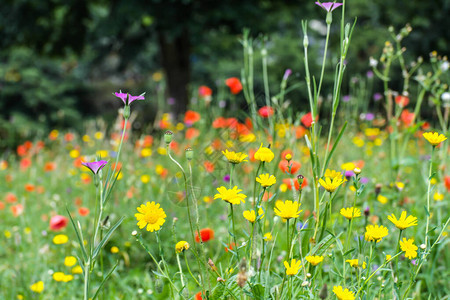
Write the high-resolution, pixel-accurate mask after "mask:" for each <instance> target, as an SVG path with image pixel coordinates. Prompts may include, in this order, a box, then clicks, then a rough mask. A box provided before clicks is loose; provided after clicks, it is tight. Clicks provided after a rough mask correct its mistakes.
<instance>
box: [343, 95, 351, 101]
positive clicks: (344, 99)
mask: <svg viewBox="0 0 450 300" xmlns="http://www.w3.org/2000/svg"><path fill="white" fill-rule="evenodd" d="M350 98H351V97H350V95H345V96H342V101H344V102H349V101H350Z"/></svg>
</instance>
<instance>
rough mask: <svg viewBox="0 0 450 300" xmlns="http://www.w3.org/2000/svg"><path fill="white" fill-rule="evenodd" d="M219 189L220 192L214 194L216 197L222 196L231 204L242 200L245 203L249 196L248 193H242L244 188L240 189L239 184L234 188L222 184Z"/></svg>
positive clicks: (239, 202)
mask: <svg viewBox="0 0 450 300" xmlns="http://www.w3.org/2000/svg"><path fill="white" fill-rule="evenodd" d="M217 191H218V192H219V193H218V194H215V195H214V199H218V198H220V199H222V200H223V201H226V202H228V203H231V204H241V202H243V203H245V198H247V196H246V195H244V194H240V192H242V190H240V189H238V187H237V186H235V187H233V188H232V189H227V188H226V187H224V186H221V187H218V188H217Z"/></svg>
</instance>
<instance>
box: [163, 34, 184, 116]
mask: <svg viewBox="0 0 450 300" xmlns="http://www.w3.org/2000/svg"><path fill="white" fill-rule="evenodd" d="M158 40H159V47H160V51H161V58H162V66H163V68H164V71H165V73H166V76H167V87H168V93H169V95H168V96H169V97H171V98H174V99H175V105H173V109H172V111H173V112H174V113H175V115H176V116H177V117H178V116H179V115H180V114H184V112H185V111H186V109H187V106H188V103H189V97H188V90H187V88H188V84H189V81H190V72H191V66H190V62H189V56H190V52H191V51H190V42H189V32H188V30H187V29H183V31H182V33H181V34H180V35H178V36H176V37H170V36H169V35H168V34H167V33H166V32H164V31H159V32H158Z"/></svg>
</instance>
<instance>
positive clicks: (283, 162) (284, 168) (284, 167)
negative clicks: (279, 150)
mask: <svg viewBox="0 0 450 300" xmlns="http://www.w3.org/2000/svg"><path fill="white" fill-rule="evenodd" d="M285 156H286V155H285ZM289 165H290V166H291V172H289ZM301 166H302V165H301V164H300V163H299V162H296V161H294V160H291V161H289V162H288V161H287V160H285V159H282V160H281V161H280V163H279V164H278V168H280V170H281V171H283V173H285V174H289V173H290V174H295V173H296V172H297V171H298V170H299V169H300V167H301Z"/></svg>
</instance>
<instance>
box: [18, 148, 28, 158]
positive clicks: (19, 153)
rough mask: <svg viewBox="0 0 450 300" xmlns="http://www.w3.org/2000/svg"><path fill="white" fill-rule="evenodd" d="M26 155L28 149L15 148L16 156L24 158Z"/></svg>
mask: <svg viewBox="0 0 450 300" xmlns="http://www.w3.org/2000/svg"><path fill="white" fill-rule="evenodd" d="M27 154H28V149H27V148H26V147H25V145H19V146H17V155H19V156H25V155H27Z"/></svg>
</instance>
